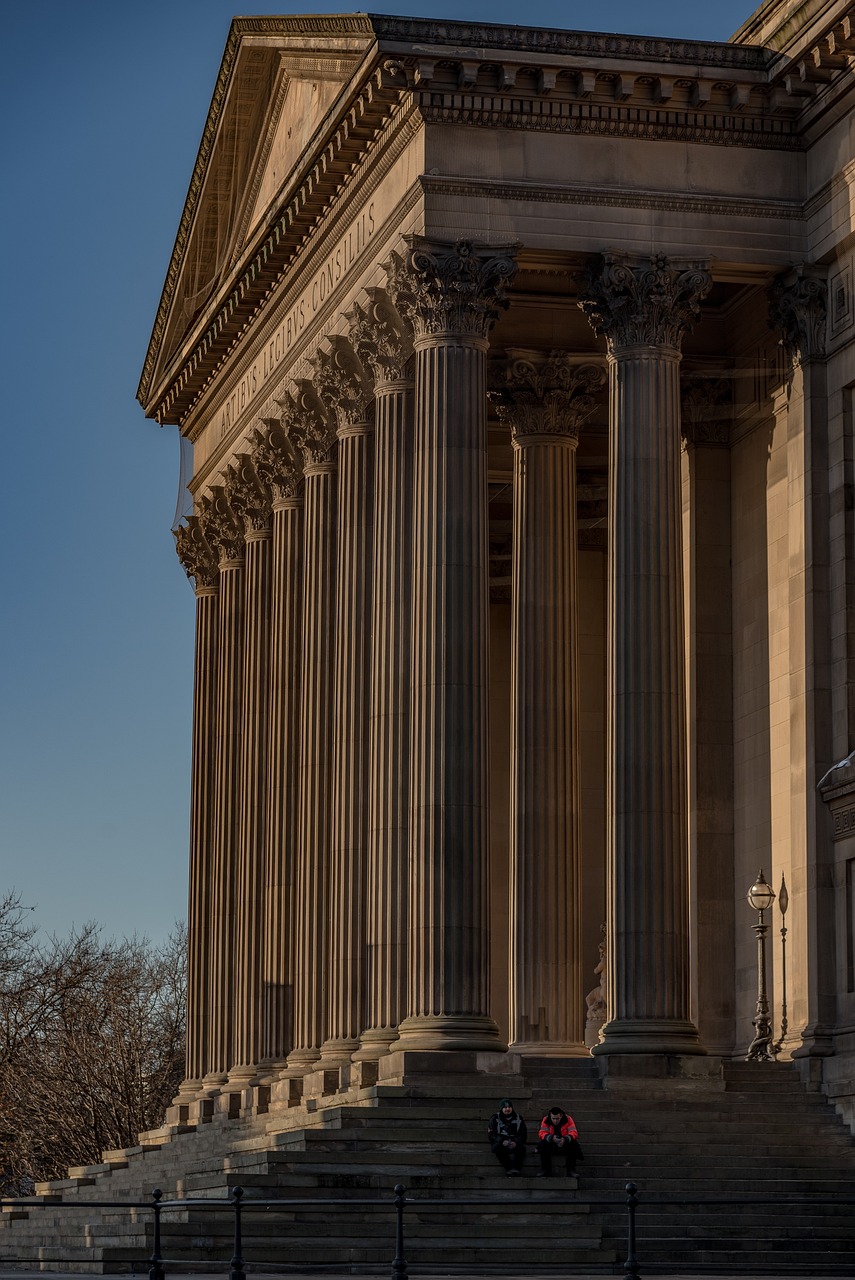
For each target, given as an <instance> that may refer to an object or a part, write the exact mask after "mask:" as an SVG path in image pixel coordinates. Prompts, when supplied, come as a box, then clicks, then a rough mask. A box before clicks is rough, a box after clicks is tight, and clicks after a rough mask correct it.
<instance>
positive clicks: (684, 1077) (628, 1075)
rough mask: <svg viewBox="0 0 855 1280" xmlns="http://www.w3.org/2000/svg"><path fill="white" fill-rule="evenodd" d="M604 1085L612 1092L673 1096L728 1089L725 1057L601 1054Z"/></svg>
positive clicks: (696, 1054)
mask: <svg viewBox="0 0 855 1280" xmlns="http://www.w3.org/2000/svg"><path fill="white" fill-rule="evenodd" d="M597 1066H598V1067H599V1072H600V1079H601V1080H602V1084H603V1088H604V1089H607V1090H609V1091H611V1092H621V1093H628V1094H636V1095H638V1094H642V1095H643V1096H644V1097H646V1098H672V1097H673V1096H674V1094H675V1093H682V1092H690V1091H694V1090H703V1091H704V1092H706V1093H709V1092H714V1093H721V1092H723V1091H724V1073H723V1071H722V1060H721V1058H717V1057H716V1058H714V1057H711V1056H710V1055H707V1054H698V1053H688V1054H683V1053H628V1054H613V1055H612V1056H611V1057H598V1058H597Z"/></svg>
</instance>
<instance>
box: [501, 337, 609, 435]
mask: <svg viewBox="0 0 855 1280" xmlns="http://www.w3.org/2000/svg"><path fill="white" fill-rule="evenodd" d="M507 354H508V357H509V358H508V359H507V360H506V361H505V362H504V378H503V380H502V381H501V382H500V384H499V385H498V386H496V387H494V388H493V389H492V390H491V391H490V393H489V396H490V400H491V401H492V403H493V404H494V405H495V408H496V412H497V413H498V415H499V418H500V419H501V420H502V421H503V422H507V423H508V424H509V426H510V428H511V438H512V439H513V441H514V442H515V443H517V442H520V441H523V440H525V438H526V437H528V436H532V435H551V436H556V437H558V436H566V437H569V438H571V439H578V435H579V429H580V427H581V425H582V423H583V422H585V420H586V419H587V418H589V417H590V416H591V414H592V413H593V412H594V411H595V409H596V407H597V392H598V391H599V390H600V389H601V388H602V387H603V385H604V384H605V381H606V374H605V370H604V369H603V368H602V367H601V366H600V365H597V364H590V363H589V364H580V363H579V361H578V360H574V359H573V357H572V356H570V355H569V354H568V353H567V352H565V351H550V352H548V353H542V352H537V351H518V352H508V353H507Z"/></svg>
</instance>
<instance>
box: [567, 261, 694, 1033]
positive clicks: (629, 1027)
mask: <svg viewBox="0 0 855 1280" xmlns="http://www.w3.org/2000/svg"><path fill="white" fill-rule="evenodd" d="M710 284H711V280H710V276H709V273H708V271H707V270H706V267H705V265H704V264H701V263H697V262H684V261H679V260H675V259H666V258H663V257H659V256H657V257H653V258H650V259H647V260H644V259H638V258H632V257H630V256H629V255H619V254H609V255H606V256H605V257H604V258H603V260H602V261H601V263H600V264H599V266H598V268H597V269H596V270H595V271H593V272H592V274H591V277H590V281H589V288H588V291H587V296H586V297H584V298H583V299H581V300H580V305H581V306H582V308H583V309H584V310H585V312H586V313H587V314H588V316H589V318H590V320H591V322H592V324H593V326H594V328H595V329H596V330H597V331H598V332H600V333H604V334H605V337H606V342H607V348H608V360H609V401H610V403H609V418H610V421H609V428H610V443H609V450H610V458H609V600H608V615H609V637H610V641H609V644H610V648H609V656H608V695H609V747H608V761H609V782H608V795H609V801H608V805H609V809H608V814H607V823H608V853H609V898H610V901H609V939H608V951H609V966H608V973H609V1013H610V1020H609V1022H608V1023H607V1024H606V1027H605V1028H604V1032H603V1042H602V1043H601V1044H600V1045H598V1046H596V1047H595V1049H594V1052H595V1053H597V1052H601V1053H606V1054H609V1053H698V1052H702V1050H701V1047H700V1043H699V1040H698V1034H697V1031H696V1029H695V1027H694V1025H693V1024H692V1021H691V1017H690V985H689V980H690V974H689V920H688V821H687V812H686V800H687V758H686V689H685V686H686V678H685V644H684V612H683V567H682V502H681V478H680V373H679V369H680V344H681V341H682V335H683V333H684V331H685V330H686V329H687V328H688V327H689V326H690V325H691V324H692V322H693V321H694V319H695V318H696V317H697V314H698V310H699V303H700V299H701V298H703V297H704V295H705V294H706V293H707V292H708V290H709V288H710Z"/></svg>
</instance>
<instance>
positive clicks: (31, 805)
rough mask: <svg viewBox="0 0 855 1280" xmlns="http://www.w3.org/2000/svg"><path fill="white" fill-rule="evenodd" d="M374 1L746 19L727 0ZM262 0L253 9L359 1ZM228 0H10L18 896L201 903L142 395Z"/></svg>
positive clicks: (97, 906) (10, 716)
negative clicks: (191, 874) (191, 898)
mask: <svg viewBox="0 0 855 1280" xmlns="http://www.w3.org/2000/svg"><path fill="white" fill-rule="evenodd" d="M372 7H373V9H374V11H376V12H386V13H403V14H412V15H429V16H437V17H455V18H466V19H479V18H481V19H489V20H491V21H498V22H516V23H519V22H522V21H524V20H526V19H530V20H531V21H532V22H534V23H536V24H537V25H539V26H562V27H567V28H575V29H579V30H600V31H620V32H627V33H632V34H647V35H672V36H683V37H692V38H704V39H720V40H724V39H727V38H728V36H729V35H730V34H731V33H732V32H733V31H734V30H735V29H736V28H737V27H738V26H739V24H740V23H741V22H742V21H743V20H744V19H745V18H746V17H747V16H748V13H749V7H748V6H747V5H745V6H743V5H742V4H739V3H733V2H732V0H717V2H716V3H715V4H709V5H686V4H685V0H659V2H658V3H657V2H655V0H654V2H652V3H649V4H647V5H644V6H641V5H638V4H637V3H629V2H628V0H603V3H601V4H599V5H598V6H596V7H594V6H591V5H589V4H582V3H581V2H579V0H568V2H567V3H565V4H561V5H559V4H554V3H544V4H540V5H538V6H536V7H530V6H523V5H521V4H519V3H515V4H511V3H507V2H504V0H495V2H494V3H492V4H485V3H482V2H481V0H455V2H454V3H448V2H445V0H444V2H443V3H431V2H430V0H420V2H419V3H418V4H416V5H412V4H409V3H406V2H405V0H400V2H398V3H392V4H391V5H389V6H388V7H387V6H385V5H379V4H378V5H374V6H372ZM355 8H356V6H353V8H350V7H348V6H346V5H330V6H319V7H314V8H313V7H311V6H309V5H297V6H295V7H286V6H283V5H282V4H281V3H280V4H277V3H273V4H271V3H250V4H249V5H247V6H244V8H243V10H242V11H243V12H250V13H282V12H287V13H301V12H352V11H354V9H355ZM235 11H236V5H235V2H234V0H145V2H144V3H130V2H129V0H110V2H108V0H74V2H72V0H27V3H26V4H20V5H14V6H9V7H7V8H6V10H5V13H4V18H3V27H2V29H3V35H4V44H5V56H4V68H3V76H2V80H0V120H2V126H0V127H2V132H3V138H2V145H3V164H4V183H3V186H4V194H3V200H2V207H0V232H2V244H3V248H4V251H5V256H6V257H7V262H6V264H5V269H4V277H5V285H6V287H5V289H4V297H3V303H4V305H3V308H2V319H0V326H2V333H0V351H2V361H3V369H2V392H0V395H2V430H3V454H2V456H3V464H4V465H3V490H4V491H3V500H2V502H0V519H2V538H0V548H2V556H0V561H2V567H0V590H2V601H3V605H4V608H3V625H2V630H0V725H2V741H0V752H2V755H0V850H2V862H0V871H2V875H0V894H2V892H3V891H5V890H6V889H8V888H13V887H14V888H16V889H17V890H18V891H19V893H20V894H21V895H22V897H23V899H24V901H25V902H26V903H27V904H29V905H33V906H34V907H35V908H36V917H37V919H38V921H39V923H40V924H41V925H42V926H43V927H44V928H46V929H47V930H49V931H56V932H59V933H64V932H66V931H67V930H68V929H69V928H70V927H71V926H72V924H75V923H76V924H81V923H83V922H84V921H86V920H88V919H94V920H97V921H99V922H100V923H102V924H103V925H104V927H105V929H106V930H107V931H108V932H109V933H111V934H123V933H132V932H138V933H144V934H148V935H149V936H150V937H152V938H160V937H161V936H163V935H164V934H165V933H166V932H168V930H169V929H170V927H171V925H172V922H173V921H174V920H175V919H176V918H180V917H183V916H184V912H185V900H186V862H187V838H188V837H187V826H188V796H189V766H190V761H189V753H190V715H191V691H192V690H191V686H192V662H193V608H194V606H193V595H192V591H191V589H190V587H189V585H188V583H187V580H186V578H185V577H184V573H183V571H182V570H181V568H180V566H179V564H178V561H177V560H176V557H175V553H174V550H173V543H172V536H171V533H170V526H171V523H172V516H173V512H174V508H175V500H176V493H177V485H178V440H177V433H176V429H175V428H164V429H163V430H161V429H160V428H158V427H157V426H156V425H155V424H153V423H151V422H147V421H146V420H145V418H144V417H143V414H142V411H141V410H140V408H139V406H138V405H137V404H136V402H135V400H134V393H135V391H136V387H137V382H138V378H139V373H140V369H141V367H142V361H143V358H144V356H145V351H146V346H147V343H148V338H149V333H150V331H151V325H152V321H153V319H154V313H155V309H156V306H157V302H158V299H159V296H160V290H161V286H162V283H163V278H164V274H165V272H166V267H167V265H168V260H169V254H170V252H171V249H172V243H173V239H174V236H175V231H176V228H177V225H178V219H179V216H180V213H181V208H182V205H183V202H184V196H185V193H186V189H187V183H188V181H189V178H190V173H191V169H192V166H193V161H194V159H195V155H196V149H197V147H198V143H199V138H200V135H201V131H202V126H203V124H204V120H205V116H206V113H207V109H208V104H209V101H210V96H211V91H212V88H213V84H214V80H215V77H216V73H217V69H218V66H219V61H220V56H221V53H222V49H223V45H224V43H225V39H226V35H227V32H228V25H229V21H230V18H231V16H232V14H233V13H234V12H235Z"/></svg>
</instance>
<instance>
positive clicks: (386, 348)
mask: <svg viewBox="0 0 855 1280" xmlns="http://www.w3.org/2000/svg"><path fill="white" fill-rule="evenodd" d="M347 319H348V320H349V321H350V340H351V342H352V344H353V348H354V350H355V352H356V354H357V356H358V358H359V360H360V361H361V363H362V365H363V366H364V368H366V369H370V370H371V373H372V374H373V377H374V385H375V389H378V388H380V387H382V386H383V385H384V384H386V385H388V384H389V383H391V382H401V381H403V380H404V379H405V378H406V374H407V362H408V361H409V360H410V358H411V356H412V354H413V344H412V341H411V340H410V337H409V334H407V333H406V332H405V330H404V325H403V323H402V321H401V318H400V316H399V315H398V313H397V312H396V311H395V308H394V307H393V306H392V303H391V302H390V300H389V298H388V297H387V296H386V294H385V293H383V291H382V290H380V289H376V290H372V291H371V295H370V297H369V301H368V303H367V304H366V305H365V306H360V305H359V304H357V305H356V306H355V307H354V308H353V311H352V312H350V314H349V315H348V317H347Z"/></svg>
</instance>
